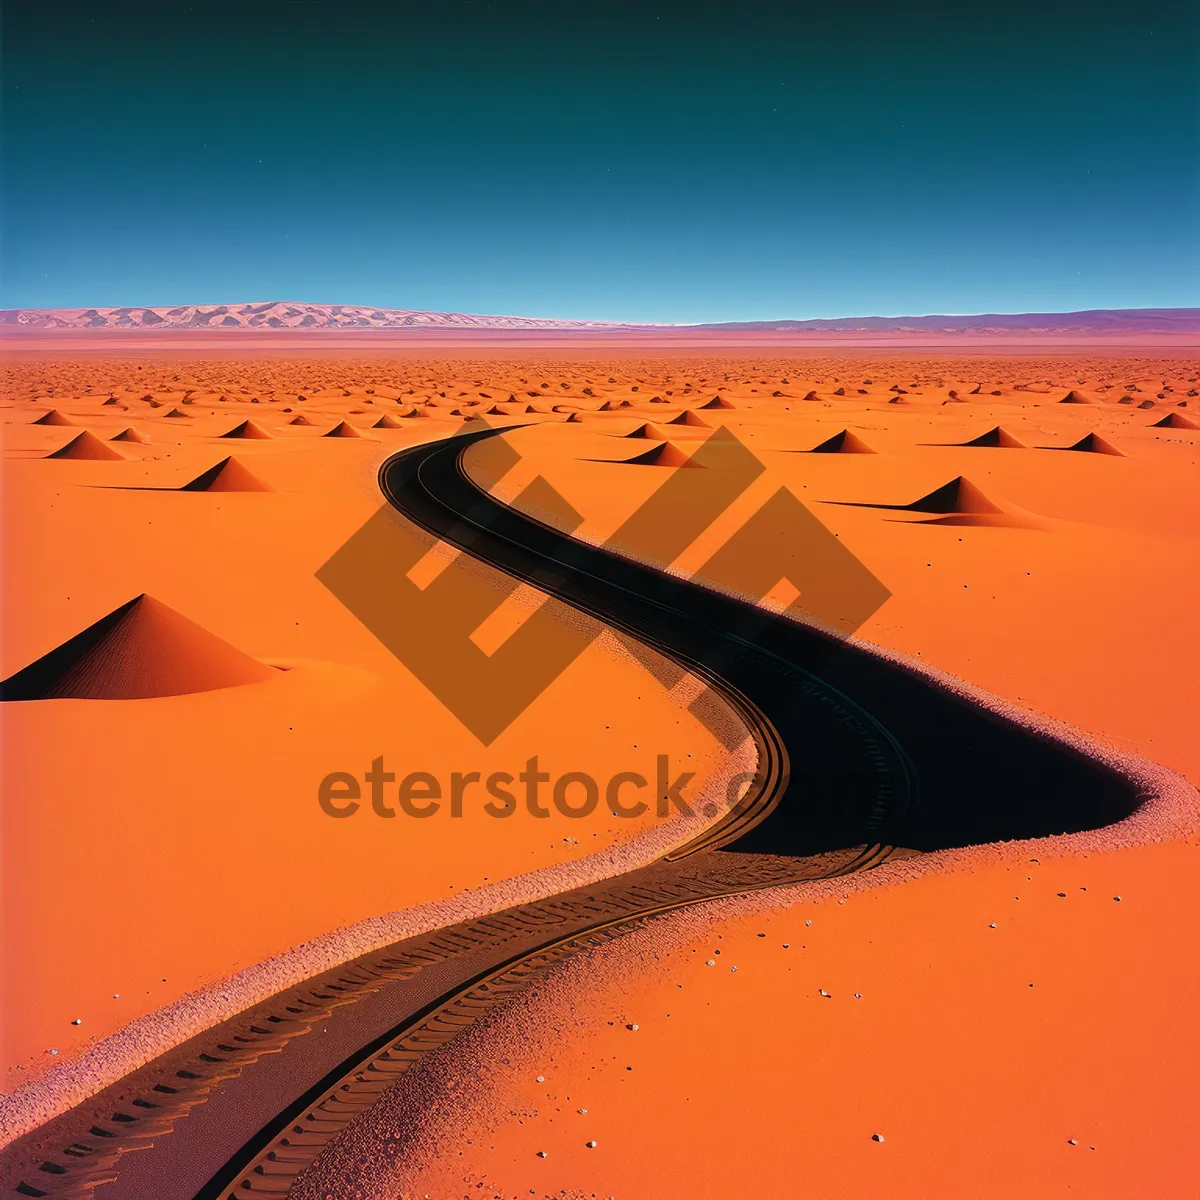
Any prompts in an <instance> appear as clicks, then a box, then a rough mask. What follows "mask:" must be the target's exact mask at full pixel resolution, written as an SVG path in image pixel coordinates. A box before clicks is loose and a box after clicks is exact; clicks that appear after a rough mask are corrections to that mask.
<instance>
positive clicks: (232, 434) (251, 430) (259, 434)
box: [221, 421, 271, 441]
mask: <svg viewBox="0 0 1200 1200" xmlns="http://www.w3.org/2000/svg"><path fill="white" fill-rule="evenodd" d="M221 436H222V437H223V438H246V439H251V440H254V441H265V440H266V439H268V438H270V436H271V435H270V434H269V433H268V432H267V431H266V430H265V429H264V428H263V427H262V426H261V425H256V424H255V423H254V422H253V421H239V422H238V423H237V424H236V425H235V426H234V427H233V428H232V429H230V430H229V431H228V432H227V433H223V434H221Z"/></svg>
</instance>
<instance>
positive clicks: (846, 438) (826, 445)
mask: <svg viewBox="0 0 1200 1200" xmlns="http://www.w3.org/2000/svg"><path fill="white" fill-rule="evenodd" d="M809 453H810V454H874V453H875V451H874V450H872V449H871V447H870V446H868V445H867V443H866V442H864V441H863V440H862V438H860V437H859V436H858V435H857V434H854V433H851V432H850V430H848V429H842V430H839V432H837V433H835V434H834V435H833V437H829V438H826V439H825V440H824V441H823V442H821V443H820V444H819V445H816V446H814V447H813V448H812V449H811V450H810V451H809Z"/></svg>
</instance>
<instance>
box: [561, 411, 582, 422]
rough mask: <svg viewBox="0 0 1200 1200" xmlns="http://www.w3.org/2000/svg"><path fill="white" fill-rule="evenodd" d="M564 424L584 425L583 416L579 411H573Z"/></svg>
mask: <svg viewBox="0 0 1200 1200" xmlns="http://www.w3.org/2000/svg"><path fill="white" fill-rule="evenodd" d="M563 424H564V425H582V424H583V418H582V417H581V416H580V415H579V414H578V413H577V412H573V413H571V415H570V416H569V417H567V419H566V420H565V421H564V422H563Z"/></svg>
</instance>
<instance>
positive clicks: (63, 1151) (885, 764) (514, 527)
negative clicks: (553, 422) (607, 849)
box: [0, 430, 1138, 1200]
mask: <svg viewBox="0 0 1200 1200" xmlns="http://www.w3.org/2000/svg"><path fill="white" fill-rule="evenodd" d="M499 432H503V431H498V430H480V431H478V432H474V433H464V434H462V435H460V436H458V437H455V438H451V439H448V440H444V441H437V442H431V443H427V444H423V445H418V446H414V447H411V448H409V449H406V450H402V451H400V452H399V453H397V454H396V455H394V456H392V457H391V458H390V459H388V460H387V462H385V463H384V465H383V467H382V468H381V471H380V486H381V489H382V491H383V494H384V496H385V497H386V499H387V501H388V503H389V504H390V505H392V507H393V508H394V509H396V510H397V511H398V512H399V513H400V514H402V515H403V516H404V517H405V518H406V519H407V520H408V521H410V522H412V523H414V524H415V525H417V526H419V527H421V528H422V529H424V530H426V531H427V532H428V533H429V534H431V535H433V536H435V537H436V538H439V539H441V540H442V541H445V542H447V543H449V544H451V545H453V546H455V547H457V548H458V549H459V550H461V551H464V552H466V553H468V554H470V555H473V556H474V557H476V558H478V559H480V560H482V561H483V562H485V563H487V564H489V565H490V566H492V567H494V568H497V569H498V570H500V571H503V572H506V573H508V574H509V575H512V576H514V577H516V578H518V579H520V580H522V581H524V582H526V583H529V584H531V585H532V586H534V587H536V588H538V589H540V590H542V591H543V592H546V593H548V594H550V595H552V596H554V597H556V598H558V599H559V600H561V601H564V602H565V603H567V604H570V605H572V606H573V607H575V608H576V609H579V610H581V611H583V612H585V613H587V614H589V615H590V616H591V617H593V618H595V619H597V620H599V621H601V622H603V623H604V624H606V625H608V626H610V627H612V628H614V629H616V630H618V631H620V632H621V633H622V634H623V635H624V636H626V637H628V638H632V639H635V640H636V641H637V642H639V643H640V644H641V645H643V646H647V647H650V648H651V649H653V650H655V651H657V652H658V653H659V654H662V655H664V656H665V657H667V658H668V659H670V660H672V661H674V662H675V663H676V664H678V665H679V666H680V667H682V668H684V669H686V670H687V671H689V672H691V673H692V674H694V675H696V676H698V677H699V678H700V679H702V680H703V681H705V682H706V683H707V684H708V686H709V687H710V688H711V689H712V690H714V691H715V692H716V693H717V694H718V695H719V696H720V697H721V698H722V699H723V701H724V702H725V703H726V704H727V705H728V706H729V707H730V708H731V709H732V710H733V712H734V713H735V714H736V715H737V716H738V718H739V719H740V720H741V722H742V723H743V724H744V725H745V727H746V728H747V729H748V730H749V731H750V733H751V736H752V737H753V739H754V741H755V744H756V747H757V751H758V768H757V772H756V775H755V778H754V781H753V783H752V784H751V785H750V788H749V790H748V791H747V793H746V795H745V797H744V799H743V801H742V802H741V803H739V804H738V805H737V806H736V807H735V808H734V809H732V810H731V811H729V812H728V813H726V814H725V815H724V816H722V817H721V818H720V819H718V820H717V821H716V822H715V823H714V824H713V825H711V826H710V827H709V828H708V829H707V830H706V831H705V832H703V833H702V834H700V835H699V836H697V837H696V838H695V839H694V840H693V841H691V842H689V843H688V844H686V845H684V846H681V847H678V848H677V849H675V850H674V851H672V852H671V853H669V854H667V855H664V856H663V857H662V858H660V859H659V860H658V861H657V862H654V863H652V864H650V865H649V866H646V867H643V868H640V869H638V870H635V871H631V872H628V873H626V874H624V875H622V876H619V877H617V878H614V879H611V880H608V881H605V882H603V883H600V884H596V885H594V886H589V887H582V888H578V889H576V890H574V891H571V892H566V893H563V894H560V895H558V896H555V897H552V898H550V899H547V900H543V901H538V902H534V903H529V904H523V905H519V906H517V907H515V908H512V909H509V910H506V911H504V912H500V913H497V914H495V915H493V916H490V917H485V918H481V919H479V920H475V921H468V922H464V923H462V924H459V925H455V926H452V927H450V928H447V929H442V930H438V931H435V932H432V933H429V934H425V935H421V936H418V937H414V938H409V939H406V940H404V941H402V942H398V943H396V944H394V945H391V946H388V947H385V948H383V949H381V950H378V951H375V952H373V953H370V954H366V955H363V956H362V957H360V958H358V959H355V960H353V961H351V962H348V963H345V964H343V965H342V966H341V967H339V968H337V969H335V970H332V971H329V972H326V973H324V974H323V975H321V976H318V977H317V978H314V979H310V980H308V981H306V982H304V983H303V984H300V985H297V986H295V987H292V988H289V989H287V990H285V991H283V992H281V993H279V994H278V995H276V996H274V997H272V998H271V999H270V1000H268V1001H265V1002H263V1003H262V1004H259V1005H256V1006H254V1007H253V1008H252V1009H250V1010H248V1011H246V1012H244V1013H242V1014H240V1015H239V1016H238V1017H236V1018H234V1019H232V1020H230V1021H228V1022H226V1023H224V1024H223V1025H220V1026H218V1027H216V1028H214V1029H211V1030H208V1031H207V1032H206V1033H204V1034H203V1035H200V1036H198V1037H195V1038H193V1039H191V1040H190V1041H188V1042H186V1043H184V1044H183V1045H181V1046H179V1047H177V1048H176V1049H175V1050H172V1051H171V1052H169V1053H167V1054H165V1055H163V1056H162V1057H160V1058H158V1059H156V1060H155V1061H153V1062H151V1063H149V1064H147V1065H146V1066H144V1067H143V1068H141V1069H139V1070H137V1071H135V1072H133V1073H132V1074H131V1075H129V1076H127V1077H126V1078H125V1079H123V1080H121V1081H119V1082H118V1083H116V1084H114V1085H112V1086H111V1087H109V1088H106V1089H105V1090H104V1091H102V1092H100V1093H99V1094H97V1095H96V1096H94V1097H92V1098H91V1099H90V1100H88V1101H86V1102H85V1103H83V1104H81V1105H79V1106H78V1107H76V1108H74V1109H72V1110H70V1111H69V1112H67V1113H64V1114H63V1115H62V1116H60V1117H57V1118H55V1119H53V1120H51V1121H49V1122H47V1123H46V1124H45V1125H43V1126H42V1127H41V1128H39V1129H38V1130H36V1131H35V1132H34V1133H32V1134H30V1135H28V1136H26V1137H25V1138H22V1139H20V1140H19V1141H17V1142H15V1143H13V1144H12V1145H11V1146H9V1147H8V1148H7V1149H6V1150H5V1151H4V1153H3V1155H2V1166H0V1183H2V1184H3V1186H4V1187H5V1188H7V1194H9V1195H21V1196H33V1197H39V1196H56V1197H62V1196H70V1197H84V1196H92V1195H94V1196H96V1197H97V1198H98V1200H139V1198H145V1200H218V1198H223V1197H251V1196H260V1195H262V1196H281V1197H282V1196H286V1195H287V1194H288V1193H289V1191H290V1189H291V1187H292V1185H293V1183H294V1182H295V1180H296V1179H297V1178H298V1177H299V1176H300V1175H301V1174H302V1173H303V1172H304V1171H305V1170H306V1169H307V1168H308V1167H309V1166H310V1165H311V1164H312V1163H313V1162H314V1161H315V1160H316V1158H317V1157H318V1156H319V1155H320V1153H321V1151H322V1150H323V1149H324V1148H325V1147H326V1146H327V1145H328V1144H329V1143H330V1141H331V1140H332V1139H333V1138H335V1137H336V1136H337V1135H338V1134H339V1133H340V1132H341V1131H342V1130H343V1129H344V1128H345V1127H346V1126H347V1124H349V1122H350V1121H352V1120H353V1119H354V1118H355V1117H356V1116H358V1115H360V1114H361V1113H362V1112H364V1111H365V1110H366V1109H368V1108H369V1107H370V1105H371V1104H372V1103H373V1102H374V1100H375V1099H376V1098H377V1097H378V1096H379V1095H380V1093H381V1092H382V1091H383V1090H385V1089H386V1088H387V1087H389V1086H390V1085H391V1084H392V1083H393V1082H394V1081H395V1080H396V1079H397V1078H398V1077H399V1076H400V1075H402V1074H403V1073H404V1072H405V1071H407V1070H408V1069H409V1068H410V1067H411V1066H412V1065H413V1064H414V1063H417V1062H419V1061H420V1059H421V1057H422V1056H423V1055H424V1054H426V1053H428V1052H429V1051H430V1050H431V1049H435V1048H436V1047H438V1046H441V1045H444V1044H445V1043H446V1042H447V1041H448V1040H450V1039H451V1038H453V1037H454V1036H456V1035H457V1034H458V1033H459V1032H460V1031H461V1030H462V1029H464V1028H466V1027H467V1026H469V1025H471V1024H472V1023H474V1022H475V1021H477V1020H479V1019H480V1017H482V1016H483V1015H485V1014H486V1013H487V1012H488V1011H489V1010H490V1009H491V1008H492V1007H493V1006H494V1005H496V1004H497V1003H500V1002H502V1001H503V1000H504V998H505V997H506V996H509V995H511V994H512V993H513V992H514V991H516V990H518V989H521V988H523V987H527V986H529V984H530V982H531V981H533V980H536V979H537V978H539V977H540V976H541V975H542V974H544V973H545V972H546V971H548V970H551V969H552V968H553V966H554V965H555V964H556V963H557V962H559V961H561V960H562V959H563V958H565V957H568V956H569V955H571V954H574V953H578V952H579V951H581V950H584V949H586V948H588V947H590V946H593V945H596V944H598V943H600V942H602V941H603V940H606V939H611V938H615V937H619V936H621V934H622V933H624V932H626V931H627V930H629V929H630V928H633V927H635V926H637V925H638V924H640V923H642V922H645V921H647V920H651V919H653V918H655V917H656V916H658V915H660V914H662V913H665V912H669V911H671V910H673V909H678V908H680V907H683V906H686V905H693V904H697V903H703V902H705V901H707V900H711V899H713V898H716V897H720V896H727V895H733V894H738V893H744V892H749V891H753V890H758V889H764V888H771V887H777V886H780V885H783V884H788V883H795V882H801V881H807V880H815V879H824V878H830V877H833V876H836V875H841V874H845V873H848V872H853V871H860V870H864V869H867V868H870V867H872V866H875V865H877V864H878V863H880V862H883V861H885V860H887V859H888V858H889V857H893V856H895V855H896V854H914V853H920V852H922V851H929V850H935V849H940V848H944V847H949V846H959V845H968V844H973V843H981V842H989V841H997V840H1004V839H1012V838H1023V837H1036V836H1041V835H1048V834H1057V833H1063V832H1070V831H1078V830H1082V829H1086V828H1095V827H1099V826H1101V825H1105V824H1109V823H1111V822H1112V821H1115V820H1118V819H1120V818H1122V817H1124V816H1126V815H1128V813H1129V812H1131V811H1132V810H1133V808H1134V807H1135V806H1136V804H1137V800H1138V797H1137V796H1136V795H1135V793H1134V789H1133V787H1132V785H1130V784H1129V783H1128V782H1126V781H1125V780H1124V779H1123V778H1121V777H1120V776H1118V775H1117V774H1116V773H1115V772H1113V771H1111V770H1110V769H1109V768H1107V767H1106V766H1103V765H1102V764H1100V763H1098V762H1096V761H1094V760H1092V759H1090V758H1088V757H1086V756H1085V755H1083V754H1081V753H1079V752H1078V751H1076V750H1074V749H1072V748H1070V747H1067V746H1065V745H1063V744H1061V743H1059V742H1056V741H1054V740H1052V739H1049V738H1046V737H1042V736H1040V735H1037V734H1035V733H1032V732H1031V731H1030V730H1028V729H1026V728H1024V727H1023V726H1019V725H1017V724H1015V723H1013V722H1011V721H1008V720H1006V719H1005V718H1003V717H1001V716H998V715H997V714H995V713H993V712H990V711H987V710H985V709H982V708H980V707H979V706H977V705H975V704H973V703H971V702H970V701H968V700H966V699H964V698H963V697H961V696H958V695H956V694H953V693H951V692H949V691H946V690H944V689H942V688H940V687H938V686H936V685H935V684H933V683H931V682H930V681H929V680H928V679H927V678H925V677H924V676H922V675H920V674H916V673H912V672H909V671H907V670H906V669H904V668H903V667H901V666H898V665H896V664H895V663H893V662H891V661H888V660H886V659H884V658H882V657H880V656H878V655H876V654H873V653H871V652H870V651H869V650H867V649H865V648H862V647H859V646H855V645H853V644H851V643H848V642H846V641H844V640H840V639H838V638H835V637H832V636H830V635H828V634H825V633H821V632H819V631H816V630H814V629H812V628H809V627H807V626H804V625H801V624H799V623H797V622H795V621H793V620H791V619H790V618H788V617H786V616H782V615H777V614H771V613H768V612H765V611H763V610H762V609H760V608H757V607H756V606H754V605H751V604H749V603H746V602H744V601H742V600H739V599H736V598H734V597H731V596H729V595H725V594H722V593H719V592H716V591H713V590H710V589H707V588H705V587H702V586H700V585H698V584H696V583H693V582H690V581H687V580H684V579H681V578H678V577H676V576H674V575H670V574H667V573H665V572H662V571H659V570H656V569H655V568H653V567H651V566H647V565H643V564H641V563H638V562H634V561H632V560H630V559H628V558H623V557H620V556H618V555H616V554H613V553H611V552H609V551H607V550H605V549H603V548H597V547H594V546H590V545H586V544H584V543H582V542H580V541H577V540H575V539H572V538H571V537H569V536H568V535H566V534H564V533H562V532H560V531H558V530H556V529H554V528H552V527H550V526H548V525H545V524H542V523H540V522H538V521H537V520H535V519H533V518H531V517H529V516H526V515H523V514H522V513H520V512H518V511H517V510H516V509H514V508H512V507H509V506H507V505H504V504H502V503H500V502H498V501H496V500H494V499H492V498H491V497H490V496H489V495H488V494H487V493H486V492H484V491H483V490H482V489H481V487H480V486H479V485H477V484H476V483H475V482H474V481H473V480H472V478H471V477H470V475H469V474H468V473H467V471H466V469H465V467H464V463H463V456H464V453H465V452H466V451H467V450H468V449H469V448H470V446H471V445H472V444H474V443H475V442H476V441H478V440H480V439H481V438H487V437H492V436H495V435H496V434H497V433H499ZM133 1151H137V1152H136V1153H133Z"/></svg>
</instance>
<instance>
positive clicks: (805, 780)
mask: <svg viewBox="0 0 1200 1200" xmlns="http://www.w3.org/2000/svg"><path fill="white" fill-rule="evenodd" d="M494 432H495V431H491V430H483V431H479V432H473V433H469V434H463V435H462V436H460V437H456V438H454V439H452V440H451V441H448V442H439V443H433V444H430V445H423V446H417V447H413V448H411V449H409V450H405V451H402V452H401V453H400V454H398V455H396V456H395V457H393V458H392V459H390V460H388V462H386V463H385V464H384V466H383V468H382V469H381V474H380V481H381V485H382V487H383V491H384V494H385V495H386V496H387V497H388V499H389V502H390V503H391V504H392V505H393V506H394V507H395V508H396V509H397V510H398V511H400V512H401V513H403V514H404V515H405V516H406V517H408V518H409V519H410V520H412V521H414V522H416V523H417V524H418V525H420V526H422V527H423V528H425V529H426V530H427V531H429V532H431V533H433V534H435V535H436V536H437V537H439V538H442V539H444V540H445V541H447V542H449V543H451V544H453V545H455V546H458V547H459V548H460V549H462V550H464V551H466V552H468V553H470V554H472V555H475V556H477V557H478V558H481V559H482V560H484V561H485V562H488V563H490V564H491V565H493V566H495V567H498V568H499V569H501V570H504V571H507V572H509V573H511V574H513V575H515V576H516V577H518V578H520V579H522V580H525V581H526V582H528V583H531V584H533V585H535V586H537V587H539V588H541V589H542V590H544V591H546V592H548V593H550V594H551V595H554V596H556V597H558V598H560V599H562V600H565V601H567V602H568V603H570V604H572V605H575V606H576V607H579V608H582V609H583V610H584V611H585V612H587V613H589V614H591V615H592V616H595V617H598V618H599V619H601V620H604V621H607V622H609V623H611V624H613V625H615V626H616V627H617V628H618V629H620V630H623V631H624V632H626V633H632V634H634V635H635V636H642V637H645V638H646V639H648V640H649V641H650V642H651V643H652V644H658V645H659V646H660V647H669V648H670V649H671V651H673V652H674V653H675V654H677V655H679V656H680V658H681V660H682V661H683V662H685V663H689V662H690V663H697V664H701V665H702V666H703V667H705V668H707V669H708V670H710V671H713V672H715V673H717V674H718V675H719V676H720V677H721V678H722V679H723V680H725V681H726V682H727V683H728V684H730V685H731V686H732V687H734V688H736V689H737V690H738V691H740V692H741V693H742V694H743V695H745V696H748V697H750V698H751V699H752V700H753V701H754V703H755V704H756V705H757V707H758V708H759V709H760V710H761V712H762V713H763V715H764V716H765V717H766V718H767V720H769V721H770V723H771V724H772V725H773V726H774V727H775V729H776V730H777V731H778V733H779V734H780V736H781V737H782V740H783V742H784V744H785V746H786V748H787V752H788V756H789V758H790V764H791V774H790V781H789V784H788V789H787V791H786V793H785V795H784V797H783V800H782V802H781V803H780V804H779V806H778V807H777V809H776V810H775V811H774V812H773V813H772V814H771V815H770V816H769V817H768V818H767V819H766V820H764V821H763V822H762V823H761V824H759V825H758V826H757V827H755V828H753V829H751V830H750V831H749V832H747V833H746V834H744V835H743V836H742V837H741V838H739V839H738V840H737V841H736V842H735V843H732V844H731V845H730V846H727V847H726V850H735V851H748V852H755V853H771V854H785V855H809V854H817V853H822V852H824V851H829V850H835V849H841V848H845V847H850V846H857V845H863V844H871V843H875V842H881V843H886V844H891V845H899V846H906V847H909V848H912V849H918V850H936V849H942V848H948V847H954V846H965V845H970V844H975V843H983V842H992V841H1004V840H1012V839H1018V838H1029V837H1040V836H1046V835H1051V834H1061V833H1070V832H1078V831H1080V830H1084V829H1092V828H1098V827H1100V826H1103V825H1108V824H1111V823H1112V822H1114V821H1117V820H1120V819H1122V818H1123V817H1126V816H1128V815H1129V814H1130V813H1132V812H1133V811H1134V809H1135V808H1136V807H1137V805H1138V802H1139V796H1138V793H1137V790H1136V788H1135V787H1134V785H1132V784H1131V783H1130V782H1129V781H1128V780H1126V779H1125V778H1124V777H1123V776H1121V775H1119V774H1117V773H1116V772H1115V771H1113V770H1111V769H1110V768H1109V767H1107V766H1105V765H1104V764H1102V763H1099V762H1097V761H1095V760H1093V759H1091V758H1089V757H1087V756H1086V755H1084V754H1082V753H1080V752H1078V751H1076V750H1073V749H1071V748H1070V747H1067V746H1065V745H1062V744H1060V743H1058V742H1056V741H1053V740H1051V739H1049V738H1047V737H1043V736H1041V735H1039V734H1037V733H1035V732H1032V731H1030V730H1028V729H1026V728H1025V727H1023V726H1021V725H1018V724H1016V723H1015V722H1013V721H1010V720H1008V719H1006V718H1005V717H1003V716H1000V715H998V714H996V713H993V712H991V711H989V710H986V709H984V708H981V707H979V706H978V705H976V704H974V703H972V702H970V701H969V700H967V699H965V698H963V697H961V696H957V695H955V694H953V693H951V692H948V691H945V690H943V689H941V688H939V687H937V686H935V685H934V684H932V683H930V682H929V681H928V680H926V679H925V678H923V677H921V676H920V675H917V674H916V673H914V672H911V671H908V670H906V669H905V668H903V667H900V666H897V665H895V664H893V663H891V662H888V661H886V660H884V659H882V658H879V657H877V656H875V655H873V654H870V653H868V652H867V651H865V650H862V649H859V648H857V647H855V646H853V645H851V644H850V643H848V642H847V641H845V640H844V639H842V638H840V637H837V636H835V635H832V634H829V633H826V632H822V631H819V630H816V629H813V628H812V627H809V626H805V625H802V624H799V623H797V622H796V621H794V620H792V619H790V618H788V617H787V616H784V615H779V614H773V613H770V612H767V611H764V610H763V609H761V608H758V607H757V606H755V605H752V604H749V603H747V602H745V601H742V600H739V599H736V598H734V597H731V596H728V595H725V594H722V593H719V592H717V591H714V590H712V589H709V588H706V587H703V586H701V585H699V584H696V583H694V582H690V581H687V580H682V579H679V578H676V577H675V576H672V575H669V574H666V573H665V572H662V571H658V570H656V569H654V568H651V567H648V566H643V565H641V564H640V563H637V562H633V561H630V560H629V559H626V558H623V557H620V556H618V555H615V554H613V553H611V552H609V551H607V550H604V549H600V548H597V547H594V546H591V545H586V544H583V543H581V542H578V541H575V540H573V539H571V538H569V537H567V536H566V535H564V534H562V533H560V532H558V531H557V530H554V529H552V528H550V527H549V526H547V525H544V524H541V523H540V522H538V521H536V520H533V519H531V518H529V517H527V516H524V515H523V514H521V513H519V512H517V511H515V510H514V509H512V508H509V507H507V506H506V505H503V504H500V503H498V502H497V501H494V500H492V499H491V498H490V497H488V496H487V495H485V494H483V493H482V492H481V491H480V490H479V488H478V487H477V486H476V485H475V484H474V483H473V482H472V481H471V480H470V479H469V478H468V477H467V476H466V474H465V473H464V471H463V470H462V468H461V467H460V464H459V454H460V453H461V451H462V450H463V449H464V448H465V446H466V445H467V444H469V443H470V442H473V441H476V440H478V439H479V438H480V437H488V436H492V435H493V433H494Z"/></svg>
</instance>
